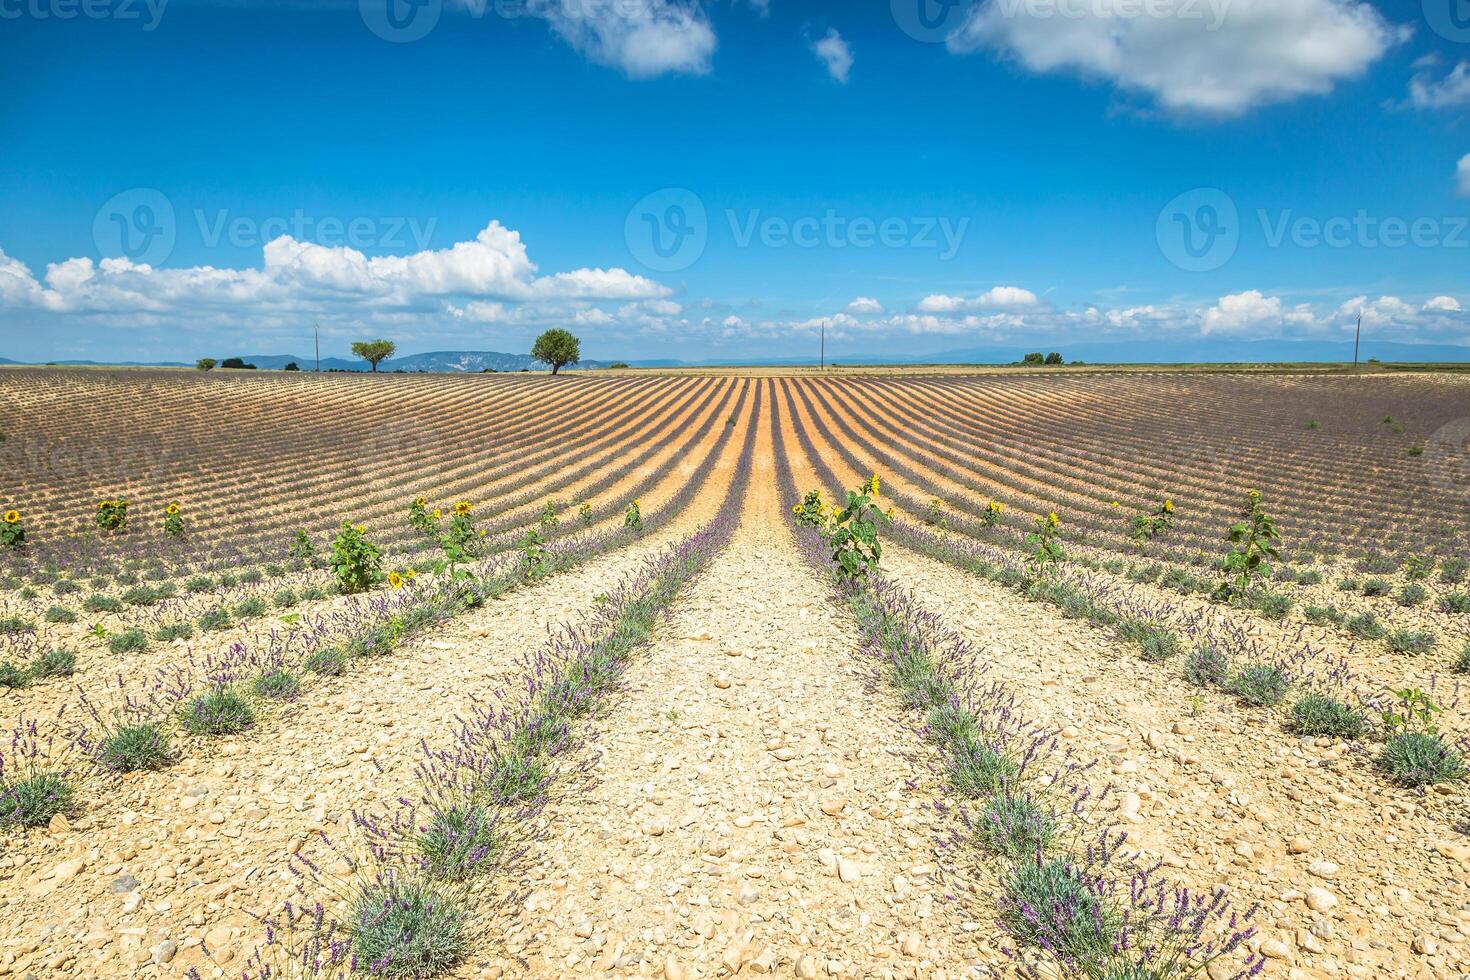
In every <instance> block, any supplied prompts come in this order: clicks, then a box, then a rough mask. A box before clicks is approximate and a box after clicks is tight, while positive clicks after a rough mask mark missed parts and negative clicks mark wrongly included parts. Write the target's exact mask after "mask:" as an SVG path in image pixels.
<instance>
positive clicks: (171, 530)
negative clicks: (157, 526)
mask: <svg viewBox="0 0 1470 980" xmlns="http://www.w3.org/2000/svg"><path fill="white" fill-rule="evenodd" d="M163 533H164V536H165V537H170V538H182V537H183V536H184V514H183V509H182V508H181V507H179V505H178V502H177V501H174V500H170V501H169V502H168V506H167V507H165V508H163Z"/></svg>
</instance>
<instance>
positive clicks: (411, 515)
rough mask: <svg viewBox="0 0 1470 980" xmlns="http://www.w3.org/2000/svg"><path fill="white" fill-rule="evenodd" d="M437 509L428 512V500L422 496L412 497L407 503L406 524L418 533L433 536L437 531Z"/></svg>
mask: <svg viewBox="0 0 1470 980" xmlns="http://www.w3.org/2000/svg"><path fill="white" fill-rule="evenodd" d="M438 515H439V511H437V510H436V511H434V513H433V514H430V513H429V502H428V501H427V500H425V499H424V498H423V497H415V498H413V503H411V504H409V505H408V526H409V527H411V528H413V529H414V530H415V531H417V532H419V533H420V534H424V535H428V536H429V537H431V538H432V537H434V536H436V535H437V534H438V533H439V517H438Z"/></svg>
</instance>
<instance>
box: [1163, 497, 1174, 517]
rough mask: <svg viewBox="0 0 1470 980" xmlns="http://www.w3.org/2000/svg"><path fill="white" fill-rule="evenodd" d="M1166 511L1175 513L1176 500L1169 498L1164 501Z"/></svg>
mask: <svg viewBox="0 0 1470 980" xmlns="http://www.w3.org/2000/svg"><path fill="white" fill-rule="evenodd" d="M1164 513H1165V514H1172V513H1174V501H1172V500H1167V499H1166V500H1165V501H1164Z"/></svg>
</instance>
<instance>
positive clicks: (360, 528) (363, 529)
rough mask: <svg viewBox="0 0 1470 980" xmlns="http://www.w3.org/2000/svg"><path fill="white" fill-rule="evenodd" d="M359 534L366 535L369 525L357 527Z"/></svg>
mask: <svg viewBox="0 0 1470 980" xmlns="http://www.w3.org/2000/svg"><path fill="white" fill-rule="evenodd" d="M357 533H358V534H366V533H367V525H366V524H359V525H357Z"/></svg>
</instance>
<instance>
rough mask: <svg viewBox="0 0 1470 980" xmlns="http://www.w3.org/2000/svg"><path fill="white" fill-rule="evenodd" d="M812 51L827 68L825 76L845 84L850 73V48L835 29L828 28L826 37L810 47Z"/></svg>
mask: <svg viewBox="0 0 1470 980" xmlns="http://www.w3.org/2000/svg"><path fill="white" fill-rule="evenodd" d="M812 51H813V52H814V53H815V54H816V56H817V60H818V61H820V62H821V63H822V64H824V65H826V66H827V74H829V75H831V76H832V77H833V78H835V79H836V80H837V81H839V82H841V83H842V84H843V85H846V84H847V76H848V74H849V73H850V72H851V71H852V48H851V47H849V46H848V44H847V42H846V41H844V40H843V39H842V35H841V34H839V33H837V28H835V27H830V28H828V29H827V35H826V36H825V37H823V38H822V39H821V40H820V41H818V42H816V43H815V44H813V45H812Z"/></svg>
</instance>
